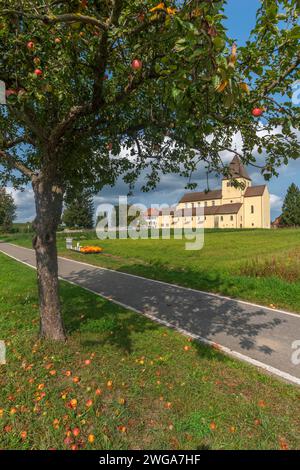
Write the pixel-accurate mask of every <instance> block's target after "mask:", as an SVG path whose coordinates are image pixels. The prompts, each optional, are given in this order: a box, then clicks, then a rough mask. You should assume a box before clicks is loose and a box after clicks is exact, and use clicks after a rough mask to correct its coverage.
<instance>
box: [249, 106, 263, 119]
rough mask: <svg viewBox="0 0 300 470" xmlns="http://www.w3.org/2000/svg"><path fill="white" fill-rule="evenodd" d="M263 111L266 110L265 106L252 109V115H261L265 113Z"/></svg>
mask: <svg viewBox="0 0 300 470" xmlns="http://www.w3.org/2000/svg"><path fill="white" fill-rule="evenodd" d="M263 112H264V109H263V108H253V109H252V116H254V117H259V116H261V115H262V114H263Z"/></svg>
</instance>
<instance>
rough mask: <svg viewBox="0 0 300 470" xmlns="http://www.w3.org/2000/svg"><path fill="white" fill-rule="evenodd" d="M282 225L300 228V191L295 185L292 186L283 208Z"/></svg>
mask: <svg viewBox="0 0 300 470" xmlns="http://www.w3.org/2000/svg"><path fill="white" fill-rule="evenodd" d="M281 223H282V225H285V226H287V227H294V226H296V225H297V226H300V190H299V188H298V186H296V185H295V184H294V183H292V184H291V185H290V187H289V188H288V190H287V194H286V196H285V199H284V203H283V206H282V217H281Z"/></svg>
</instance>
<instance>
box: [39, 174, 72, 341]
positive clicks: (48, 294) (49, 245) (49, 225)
mask: <svg viewBox="0 0 300 470" xmlns="http://www.w3.org/2000/svg"><path fill="white" fill-rule="evenodd" d="M32 186H33V191H34V196H35V205H36V219H35V221H34V224H33V226H34V230H35V237H34V239H33V247H34V249H35V253H36V262H37V277H38V290H39V304H40V337H41V338H44V339H50V340H55V341H64V340H65V339H66V334H65V328H64V325H63V320H62V316H61V307H60V300H59V282H58V261H57V248H56V230H57V227H58V224H59V223H60V220H61V214H62V206H63V190H62V188H61V187H59V186H58V185H57V184H54V183H53V182H51V183H50V182H49V181H43V179H36V180H34V181H33V182H32Z"/></svg>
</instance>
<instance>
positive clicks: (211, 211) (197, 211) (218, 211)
mask: <svg viewBox="0 0 300 470" xmlns="http://www.w3.org/2000/svg"><path fill="white" fill-rule="evenodd" d="M241 207H242V204H241V203H240V202H236V203H234V204H223V205H222V206H209V207H203V208H199V207H193V208H189V209H179V210H178V211H176V212H175V213H174V217H191V216H193V217H194V216H201V214H203V212H202V211H203V209H204V215H225V214H237V213H238V211H239V210H240V208H241Z"/></svg>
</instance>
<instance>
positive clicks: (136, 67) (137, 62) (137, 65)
mask: <svg viewBox="0 0 300 470" xmlns="http://www.w3.org/2000/svg"><path fill="white" fill-rule="evenodd" d="M142 67H143V63H142V61H141V60H139V59H133V61H132V62H131V68H133V70H140V69H141V68H142Z"/></svg>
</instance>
